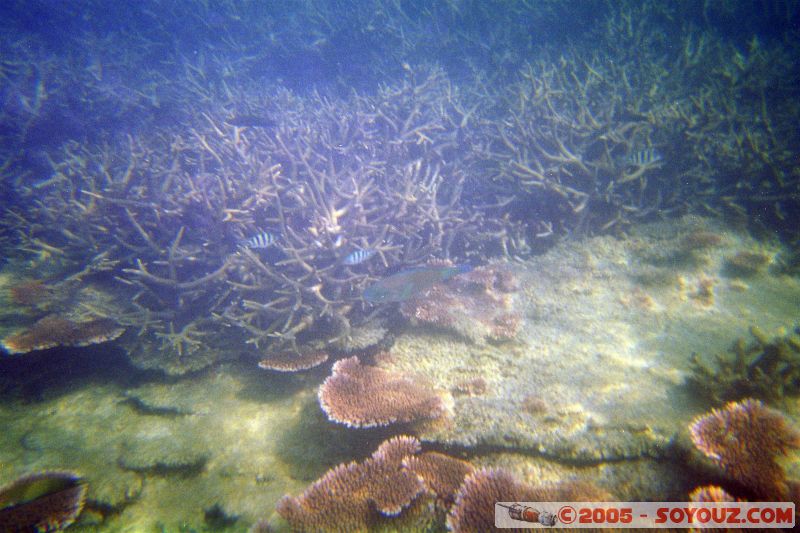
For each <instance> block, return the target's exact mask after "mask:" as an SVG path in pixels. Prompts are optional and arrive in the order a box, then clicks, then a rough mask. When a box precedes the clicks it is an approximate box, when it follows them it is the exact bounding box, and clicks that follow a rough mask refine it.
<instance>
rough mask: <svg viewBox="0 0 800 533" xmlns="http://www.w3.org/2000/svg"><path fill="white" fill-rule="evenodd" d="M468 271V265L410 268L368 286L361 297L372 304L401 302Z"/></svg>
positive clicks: (469, 268) (470, 268) (469, 267)
mask: <svg viewBox="0 0 800 533" xmlns="http://www.w3.org/2000/svg"><path fill="white" fill-rule="evenodd" d="M470 270H472V267H471V266H469V265H459V266H426V267H418V268H412V269H410V270H404V271H402V272H398V273H397V274H394V275H392V276H389V277H388V278H384V279H382V280H380V281H378V282H376V283H374V284H373V285H370V286H369V287H367V289H366V290H365V291H364V295H363V296H364V299H365V300H366V301H368V302H369V303H373V304H376V303H388V302H402V301H405V300H408V299H409V298H413V297H414V296H419V295H420V294H422V293H424V292H425V291H427V290H428V289H430V288H431V287H433V286H434V285H436V284H437V283H441V282H442V281H445V280H446V279H449V278H452V277H453V276H456V275H458V274H463V273H464V272H469V271H470Z"/></svg>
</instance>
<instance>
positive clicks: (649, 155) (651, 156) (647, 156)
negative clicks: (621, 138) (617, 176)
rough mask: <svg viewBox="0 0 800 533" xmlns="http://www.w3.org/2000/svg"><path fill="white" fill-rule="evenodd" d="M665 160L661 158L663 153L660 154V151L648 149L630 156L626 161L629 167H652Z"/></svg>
mask: <svg viewBox="0 0 800 533" xmlns="http://www.w3.org/2000/svg"><path fill="white" fill-rule="evenodd" d="M663 159H664V158H663V157H662V156H661V153H659V151H658V150H656V149H655V148H646V149H644V150H639V151H638V152H634V153H632V154H630V155H629V156H628V158H627V159H626V162H627V163H628V164H629V165H634V166H637V167H643V166H646V165H652V164H653V163H658V162H659V161H662V160H663Z"/></svg>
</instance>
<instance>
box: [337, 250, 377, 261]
mask: <svg viewBox="0 0 800 533" xmlns="http://www.w3.org/2000/svg"><path fill="white" fill-rule="evenodd" d="M375 252H376V250H374V249H372V248H364V249H363V250H356V251H355V252H352V253H350V254H349V255H348V256H347V257H345V258H344V261H342V263H344V264H345V265H358V264H360V263H363V262H364V261H366V260H367V259H369V258H370V257H372V256H373V255H375Z"/></svg>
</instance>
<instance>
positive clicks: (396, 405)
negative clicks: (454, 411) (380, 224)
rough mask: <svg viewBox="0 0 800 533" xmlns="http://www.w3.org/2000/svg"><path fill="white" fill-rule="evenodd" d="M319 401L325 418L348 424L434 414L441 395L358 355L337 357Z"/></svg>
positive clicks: (440, 408)
mask: <svg viewBox="0 0 800 533" xmlns="http://www.w3.org/2000/svg"><path fill="white" fill-rule="evenodd" d="M319 404H320V406H321V407H322V410H323V411H325V413H326V414H327V415H328V418H329V419H330V420H332V421H334V422H338V423H340V424H345V425H347V426H350V427H359V428H363V427H374V426H386V425H389V424H394V423H398V422H400V423H404V422H413V421H417V420H424V419H431V418H437V417H439V416H441V415H442V414H443V413H444V407H443V403H442V399H441V397H439V396H438V395H437V394H436V392H435V391H433V390H432V389H431V388H430V387H426V386H425V385H423V384H421V383H420V382H419V380H416V381H415V380H413V379H412V378H411V377H409V376H406V375H398V374H393V373H391V372H387V371H386V370H383V369H380V368H378V367H373V366H365V365H362V364H361V363H360V362H359V360H358V357H355V356H354V357H350V358H348V359H340V360H339V361H337V362H336V363H335V364H334V365H333V371H332V374H331V375H330V376H329V377H328V378H326V379H325V382H324V383H323V384H322V385H321V386H320V388H319Z"/></svg>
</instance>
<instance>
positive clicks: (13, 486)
mask: <svg viewBox="0 0 800 533" xmlns="http://www.w3.org/2000/svg"><path fill="white" fill-rule="evenodd" d="M85 501H86V484H85V483H83V481H81V479H80V478H79V477H78V476H76V475H75V474H73V473H71V472H43V473H40V474H31V475H28V476H23V477H21V478H19V479H17V480H16V481H13V482H12V483H10V484H8V485H6V486H5V487H2V488H0V531H9V532H11V531H20V532H22V531H38V532H47V531H60V530H61V529H64V528H66V527H67V526H69V525H70V524H72V523H73V522H74V521H75V519H76V518H77V517H78V515H79V514H80V512H81V510H82V509H83V504H84V502H85Z"/></svg>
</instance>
